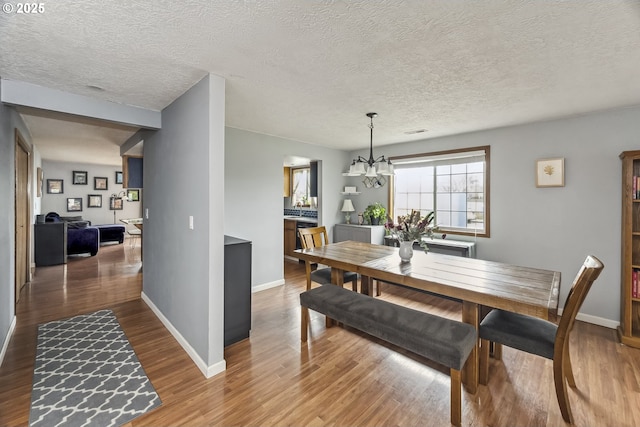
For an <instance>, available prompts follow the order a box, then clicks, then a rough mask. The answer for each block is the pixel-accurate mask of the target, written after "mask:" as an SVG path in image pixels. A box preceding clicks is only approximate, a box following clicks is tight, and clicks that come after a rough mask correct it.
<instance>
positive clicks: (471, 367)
mask: <svg viewBox="0 0 640 427" xmlns="http://www.w3.org/2000/svg"><path fill="white" fill-rule="evenodd" d="M462 321H463V322H464V323H468V324H470V325H473V327H474V328H475V329H476V331H477V330H478V328H479V327H480V309H479V305H478V304H475V303H471V302H467V301H462ZM478 342H479V341H478V338H477V337H476V345H475V346H474V347H473V349H472V350H471V354H469V358H468V359H467V362H466V363H465V365H464V368H463V371H462V383H463V384H464V386H465V389H466V390H467V391H468V392H469V393H471V394H476V390H477V389H478V364H479V353H478V351H479V349H478Z"/></svg>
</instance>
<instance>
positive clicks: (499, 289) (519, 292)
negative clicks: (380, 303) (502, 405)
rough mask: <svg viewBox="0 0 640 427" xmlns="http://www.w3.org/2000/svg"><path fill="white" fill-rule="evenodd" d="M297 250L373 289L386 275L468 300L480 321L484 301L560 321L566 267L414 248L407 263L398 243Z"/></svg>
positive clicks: (468, 316)
mask: <svg viewBox="0 0 640 427" xmlns="http://www.w3.org/2000/svg"><path fill="white" fill-rule="evenodd" d="M295 252H296V255H297V256H298V257H299V258H300V259H303V260H305V261H306V262H310V263H318V264H324V265H327V266H329V267H331V281H332V283H335V284H337V285H342V277H343V273H344V272H345V271H354V272H357V273H359V274H360V275H361V289H362V292H363V293H366V294H369V293H370V290H371V289H372V286H371V284H372V280H374V279H376V280H382V281H385V282H389V283H395V284H399V285H403V286H406V287H409V288H414V289H418V290H422V291H427V292H431V293H435V294H438V295H442V296H446V297H451V298H455V299H458V300H460V301H462V321H463V322H465V323H469V324H471V325H473V326H474V327H475V328H476V330H477V329H478V327H479V324H480V320H481V319H480V308H481V307H482V306H486V307H494V308H500V309H503V310H507V311H511V312H515V313H521V314H526V315H530V316H536V317H540V318H543V319H547V320H552V321H553V320H555V317H556V312H557V309H558V295H559V292H560V272H558V271H550V270H543V269H538V268H530V267H521V266H516V265H511V264H505V263H501V262H495V261H485V260H480V259H474V258H465V257H458V256H452V255H443V254H436V253H425V252H424V251H421V250H414V255H413V258H412V259H411V261H410V262H402V261H401V260H400V256H399V255H398V248H393V247H389V246H381V245H374V244H370V243H362V242H354V241H344V242H339V243H333V244H329V245H325V246H321V247H317V248H311V249H298V250H296V251H295ZM478 355H479V352H478V343H476V346H475V348H474V350H472V352H471V355H470V356H469V359H468V360H467V363H466V364H465V367H464V369H463V373H462V379H463V383H464V385H465V388H466V389H467V391H468V392H470V393H472V394H475V393H476V390H477V387H478V363H479V361H478Z"/></svg>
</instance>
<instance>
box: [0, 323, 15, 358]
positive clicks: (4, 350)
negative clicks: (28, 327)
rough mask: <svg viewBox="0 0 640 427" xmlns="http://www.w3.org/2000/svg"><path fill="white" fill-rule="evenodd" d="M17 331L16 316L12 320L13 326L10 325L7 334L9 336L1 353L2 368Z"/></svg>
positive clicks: (5, 339)
mask: <svg viewBox="0 0 640 427" xmlns="http://www.w3.org/2000/svg"><path fill="white" fill-rule="evenodd" d="M15 330H16V316H13V319H12V320H11V324H10V325H9V331H8V332H7V336H6V337H5V338H4V344H3V345H2V351H0V366H2V362H4V355H5V353H6V352H7V348H9V341H11V337H12V336H13V331H15Z"/></svg>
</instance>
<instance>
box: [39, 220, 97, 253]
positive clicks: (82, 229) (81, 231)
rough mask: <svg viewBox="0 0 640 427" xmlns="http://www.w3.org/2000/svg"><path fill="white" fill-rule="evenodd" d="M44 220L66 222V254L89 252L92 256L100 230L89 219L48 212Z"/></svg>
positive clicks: (95, 250)
mask: <svg viewBox="0 0 640 427" xmlns="http://www.w3.org/2000/svg"><path fill="white" fill-rule="evenodd" d="M45 222H66V223H67V255H80V254H86V253H89V254H91V256H94V255H96V254H97V253H98V247H99V246H100V230H98V228H97V227H92V226H91V221H85V220H83V219H82V217H81V216H73V217H61V216H60V215H58V214H57V213H56V212H49V213H48V214H47V215H46V216H45Z"/></svg>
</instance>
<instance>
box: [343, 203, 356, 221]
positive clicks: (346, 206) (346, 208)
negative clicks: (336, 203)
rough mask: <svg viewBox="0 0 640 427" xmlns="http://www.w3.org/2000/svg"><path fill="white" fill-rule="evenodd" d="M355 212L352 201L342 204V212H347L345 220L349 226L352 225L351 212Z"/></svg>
mask: <svg viewBox="0 0 640 427" xmlns="http://www.w3.org/2000/svg"><path fill="white" fill-rule="evenodd" d="M353 211H355V209H354V207H353V203H351V200H349V199H347V200H345V201H344V203H343V204H342V212H345V214H344V219H345V221H346V223H347V224H351V212H353Z"/></svg>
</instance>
